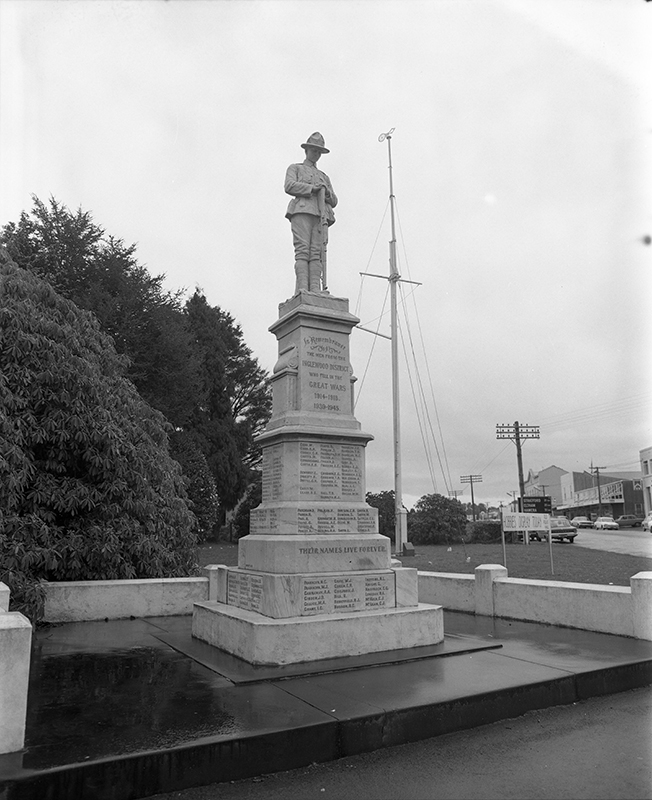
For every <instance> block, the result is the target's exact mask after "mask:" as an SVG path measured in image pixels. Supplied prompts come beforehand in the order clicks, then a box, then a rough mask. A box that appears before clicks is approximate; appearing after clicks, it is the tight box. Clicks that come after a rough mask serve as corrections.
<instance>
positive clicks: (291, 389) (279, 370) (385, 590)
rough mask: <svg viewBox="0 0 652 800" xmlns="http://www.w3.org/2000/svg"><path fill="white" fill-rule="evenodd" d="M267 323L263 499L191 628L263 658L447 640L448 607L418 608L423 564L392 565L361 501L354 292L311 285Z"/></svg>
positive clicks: (282, 660) (364, 437) (373, 513)
mask: <svg viewBox="0 0 652 800" xmlns="http://www.w3.org/2000/svg"><path fill="white" fill-rule="evenodd" d="M279 312H280V316H279V319H278V321H277V322H276V323H275V324H274V325H272V327H271V328H270V330H271V331H272V332H273V333H274V334H275V336H276V338H277V339H278V347H279V357H278V361H277V362H276V365H275V367H274V374H273V377H272V415H271V418H270V420H269V423H268V424H267V427H266V429H265V431H264V432H263V433H262V434H261V435H260V436H259V437H258V438H257V442H258V444H259V445H260V447H261V450H262V477H263V481H262V502H261V504H260V505H259V506H258V508H255V509H252V511H251V519H250V534H249V535H248V536H245V537H244V538H242V539H241V540H240V542H239V543H238V566H237V568H236V567H226V566H222V565H213V567H212V568H211V569H210V570H209V584H210V585H209V601H208V602H199V603H196V604H195V606H194V611H193V623H192V634H193V636H195V637H196V638H198V639H201V640H203V641H205V642H208V644H210V645H212V646H214V647H218V648H220V649H221V650H225V651H226V652H227V653H231V654H233V655H235V656H238V657H239V658H242V659H244V660H245V661H249V662H251V663H253V664H294V663H300V662H303V661H316V660H319V659H324V658H337V657H340V656H350V655H362V654H364V653H377V652H382V651H386V650H396V649H404V648H413V647H420V646H422V645H432V644H437V643H439V642H441V641H442V640H443V638H444V624H443V612H442V609H441V607H440V606H427V605H419V604H418V579H417V572H416V570H414V569H405V568H403V567H401V565H400V563H398V564H396V563H394V562H393V561H392V557H391V549H390V540H389V539H388V537H386V536H381V535H380V534H379V533H378V512H377V510H376V509H375V508H372V507H371V506H369V505H368V504H367V503H366V502H365V496H366V491H365V447H366V446H367V444H368V443H369V442H370V441H371V439H372V438H373V437H372V436H371V435H369V434H366V433H363V432H362V431H361V430H360V423H359V422H358V421H357V420H356V418H355V416H354V414H353V407H354V404H353V386H354V384H355V380H356V379H355V377H354V375H353V370H352V367H351V363H350V360H349V334H350V332H351V329H352V328H353V326H354V325H356V324H357V323H358V322H359V320H358V318H357V317H354V316H353V314H350V313H349V311H348V301H347V300H345V299H343V298H335V297H331V296H330V295H328V294H327V293H311V292H301V293H299V294H298V295H297V296H296V297H293V298H292V299H291V300H289V301H287V302H286V303H284V304H282V305H281V306H280V308H279Z"/></svg>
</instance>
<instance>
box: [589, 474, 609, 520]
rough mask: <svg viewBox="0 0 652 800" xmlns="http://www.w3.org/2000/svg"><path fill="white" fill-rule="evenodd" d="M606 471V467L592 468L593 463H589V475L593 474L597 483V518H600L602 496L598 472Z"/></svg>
mask: <svg viewBox="0 0 652 800" xmlns="http://www.w3.org/2000/svg"><path fill="white" fill-rule="evenodd" d="M601 469H606V467H594V466H593V462H591V473H592V474H593V473H594V472H595V476H596V478H597V481H598V516H599V517H601V516H602V496H601V495H600V470H601Z"/></svg>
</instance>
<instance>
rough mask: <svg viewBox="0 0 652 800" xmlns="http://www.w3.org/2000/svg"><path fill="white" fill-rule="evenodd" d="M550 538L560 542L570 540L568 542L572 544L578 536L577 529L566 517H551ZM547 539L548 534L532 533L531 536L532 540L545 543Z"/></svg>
mask: <svg viewBox="0 0 652 800" xmlns="http://www.w3.org/2000/svg"><path fill="white" fill-rule="evenodd" d="M550 536H551V537H552V539H554V540H556V541H559V542H563V541H564V539H568V541H569V542H571V543H572V542H573V541H574V539H575V537H576V536H577V528H574V527H573V525H572V524H571V523H570V522H569V521H568V520H567V519H566V517H550ZM547 538H548V537H547V536H546V534H545V533H543V532H541V531H537V532H536V533H535V532H532V533H531V534H530V539H534V540H535V541H544V542H545V541H546V539H547Z"/></svg>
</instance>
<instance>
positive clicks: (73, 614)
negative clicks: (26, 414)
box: [43, 577, 208, 622]
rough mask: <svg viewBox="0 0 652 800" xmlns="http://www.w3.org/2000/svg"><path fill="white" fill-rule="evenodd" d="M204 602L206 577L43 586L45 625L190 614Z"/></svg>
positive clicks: (63, 583) (206, 587)
mask: <svg viewBox="0 0 652 800" xmlns="http://www.w3.org/2000/svg"><path fill="white" fill-rule="evenodd" d="M202 600H208V578H203V577H198V578H147V579H142V580H133V581H129V580H123V581H61V582H59V583H46V584H45V613H44V617H43V619H44V621H45V622H85V621H89V620H94V619H107V618H108V619H126V618H129V617H165V616H171V615H175V614H192V606H193V603H197V602H200V601H202Z"/></svg>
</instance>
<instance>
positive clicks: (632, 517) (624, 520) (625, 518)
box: [616, 514, 644, 528]
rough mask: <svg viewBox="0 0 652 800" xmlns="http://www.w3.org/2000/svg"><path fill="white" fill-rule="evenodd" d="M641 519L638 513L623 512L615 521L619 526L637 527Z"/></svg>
mask: <svg viewBox="0 0 652 800" xmlns="http://www.w3.org/2000/svg"><path fill="white" fill-rule="evenodd" d="M643 519H644V518H643V517H642V516H641V515H640V514H623V515H622V516H621V517H618V519H617V520H616V522H617V523H618V527H619V528H638V526H639V525H640V524H641V522H643Z"/></svg>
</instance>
